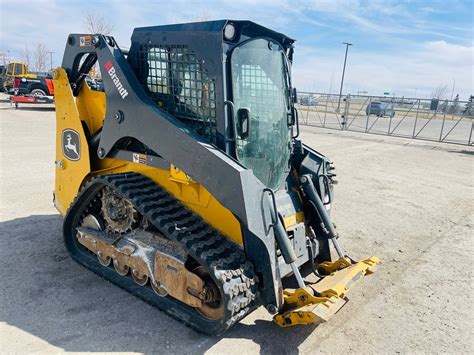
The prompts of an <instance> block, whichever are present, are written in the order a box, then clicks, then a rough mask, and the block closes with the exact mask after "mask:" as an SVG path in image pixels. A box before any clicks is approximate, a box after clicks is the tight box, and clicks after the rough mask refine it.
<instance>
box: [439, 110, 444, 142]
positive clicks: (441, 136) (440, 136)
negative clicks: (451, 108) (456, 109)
mask: <svg viewBox="0 0 474 355" xmlns="http://www.w3.org/2000/svg"><path fill="white" fill-rule="evenodd" d="M445 120H446V111H444V116H443V123H442V124H441V132H439V141H440V142H441V141H442V140H443V130H444V121H445Z"/></svg>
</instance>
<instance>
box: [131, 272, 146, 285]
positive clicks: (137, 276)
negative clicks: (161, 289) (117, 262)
mask: <svg viewBox="0 0 474 355" xmlns="http://www.w3.org/2000/svg"><path fill="white" fill-rule="evenodd" d="M132 279H133V281H135V283H136V284H138V285H140V286H145V285H146V284H147V282H148V275H145V274H142V273H141V272H140V271H138V270H137V269H132Z"/></svg>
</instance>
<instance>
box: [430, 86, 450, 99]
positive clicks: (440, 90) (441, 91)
mask: <svg viewBox="0 0 474 355" xmlns="http://www.w3.org/2000/svg"><path fill="white" fill-rule="evenodd" d="M447 93H448V86H447V85H446V84H439V85H438V86H437V87H435V88H434V89H433V91H432V92H431V98H432V99H436V100H442V99H444V98H445V97H446V94H447Z"/></svg>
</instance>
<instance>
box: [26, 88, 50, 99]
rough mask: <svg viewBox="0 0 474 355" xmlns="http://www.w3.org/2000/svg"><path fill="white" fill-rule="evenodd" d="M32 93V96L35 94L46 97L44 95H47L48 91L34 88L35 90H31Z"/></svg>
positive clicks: (35, 95)
mask: <svg viewBox="0 0 474 355" xmlns="http://www.w3.org/2000/svg"><path fill="white" fill-rule="evenodd" d="M30 95H31V96H34V97H44V96H47V95H46V92H45V91H44V90H43V89H33V90H31V93H30Z"/></svg>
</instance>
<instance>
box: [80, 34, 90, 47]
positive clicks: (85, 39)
mask: <svg viewBox="0 0 474 355" xmlns="http://www.w3.org/2000/svg"><path fill="white" fill-rule="evenodd" d="M79 46H81V47H90V46H92V36H81V37H80V38H79Z"/></svg>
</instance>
